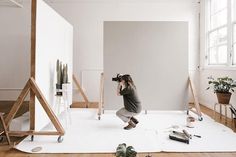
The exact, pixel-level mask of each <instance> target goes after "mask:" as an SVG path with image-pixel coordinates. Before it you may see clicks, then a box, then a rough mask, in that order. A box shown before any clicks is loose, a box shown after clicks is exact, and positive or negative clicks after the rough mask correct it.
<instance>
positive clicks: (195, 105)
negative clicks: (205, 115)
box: [188, 76, 202, 117]
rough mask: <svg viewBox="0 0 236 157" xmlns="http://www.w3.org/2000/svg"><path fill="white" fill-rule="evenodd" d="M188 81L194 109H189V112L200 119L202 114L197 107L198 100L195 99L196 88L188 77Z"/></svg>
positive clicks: (198, 106)
mask: <svg viewBox="0 0 236 157" xmlns="http://www.w3.org/2000/svg"><path fill="white" fill-rule="evenodd" d="M188 80H189V85H190V89H191V93H192V95H193V100H194V107H195V109H196V111H194V110H192V109H190V111H192V112H194V113H196V114H197V115H198V116H200V117H201V116H202V113H201V109H200V105H199V102H198V98H197V92H196V88H195V86H194V83H193V81H192V79H191V77H190V76H189V78H188Z"/></svg>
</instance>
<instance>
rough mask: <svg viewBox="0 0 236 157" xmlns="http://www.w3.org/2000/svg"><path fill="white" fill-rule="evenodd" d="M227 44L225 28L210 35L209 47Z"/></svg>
mask: <svg viewBox="0 0 236 157" xmlns="http://www.w3.org/2000/svg"><path fill="white" fill-rule="evenodd" d="M226 43H227V28H226V27H223V28H221V29H219V30H216V31H214V32H211V33H210V34H209V46H210V47H213V46H217V45H219V44H226Z"/></svg>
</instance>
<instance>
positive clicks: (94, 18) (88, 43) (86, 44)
mask: <svg viewBox="0 0 236 157" xmlns="http://www.w3.org/2000/svg"><path fill="white" fill-rule="evenodd" d="M70 2H71V3H63V2H61V3H60V2H54V3H51V6H52V7H54V8H55V9H56V10H57V11H58V12H59V13H61V14H62V15H64V17H65V18H66V19H68V21H70V22H71V23H72V24H73V25H74V41H75V45H74V73H75V74H76V76H78V77H80V78H81V77H82V76H81V71H83V70H86V69H103V21H189V69H190V71H192V72H193V73H194V74H196V72H197V71H196V70H197V67H198V65H199V53H198V52H199V48H198V46H199V43H198V36H199V34H198V32H199V30H198V18H199V14H198V13H199V4H198V3H197V2H196V0H137V1H136V0H126V1H123V0H121V1H115V0H102V1H98V0H88V1H82V0H79V1H77V2H76V1H70ZM173 72H174V70H173ZM196 76H197V77H195V78H196V83H197V82H198V74H197V75H196ZM196 86H197V87H198V85H196ZM93 88H95V89H97V88H99V86H98V85H97V87H93ZM85 90H86V88H85ZM86 92H89V91H87V90H86ZM91 92H92V91H91ZM89 99H92V100H97V99H98V93H97V96H96V97H92V98H91V97H89Z"/></svg>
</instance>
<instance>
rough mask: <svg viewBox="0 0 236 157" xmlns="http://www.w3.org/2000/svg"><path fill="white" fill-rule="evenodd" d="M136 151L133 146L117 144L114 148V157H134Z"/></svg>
mask: <svg viewBox="0 0 236 157" xmlns="http://www.w3.org/2000/svg"><path fill="white" fill-rule="evenodd" d="M136 155H137V152H136V151H135V149H134V147H133V146H128V147H127V148H126V144H125V143H122V144H119V145H118V147H117V148H116V157H136Z"/></svg>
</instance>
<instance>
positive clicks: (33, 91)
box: [5, 0, 65, 142]
mask: <svg viewBox="0 0 236 157" xmlns="http://www.w3.org/2000/svg"><path fill="white" fill-rule="evenodd" d="M36 13H37V0H32V3H31V66H30V68H31V69H30V78H29V80H28V81H27V83H26V85H25V87H24V88H23V90H22V91H21V93H20V95H19V96H18V98H17V100H16V102H15V104H14V105H13V107H12V109H11V110H10V112H9V114H8V116H7V117H6V119H5V123H6V126H7V127H9V125H10V123H11V121H12V119H13V118H14V116H15V114H16V112H17V111H18V110H19V108H20V106H21V105H22V102H23V101H24V99H25V97H26V95H27V94H28V93H29V92H30V102H29V112H30V129H29V131H14V132H13V131H9V135H11V136H24V135H32V136H31V140H33V137H34V135H59V137H58V139H57V140H58V142H62V136H63V135H64V134H65V131H64V129H63V127H62V125H61V124H60V122H59V120H58V119H57V117H56V115H55V114H54V112H53V111H52V109H51V107H50V105H49V104H48V103H47V101H46V99H45V98H44V96H43V94H42V92H41V91H40V89H39V87H38V86H37V83H36V82H35V68H36V64H35V61H36V17H37V16H36ZM35 96H36V97H37V98H38V100H39V102H40V104H41V105H42V107H43V109H44V110H45V112H46V114H47V115H48V117H49V119H50V120H51V122H52V124H53V125H54V126H55V128H56V130H57V131H35Z"/></svg>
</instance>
